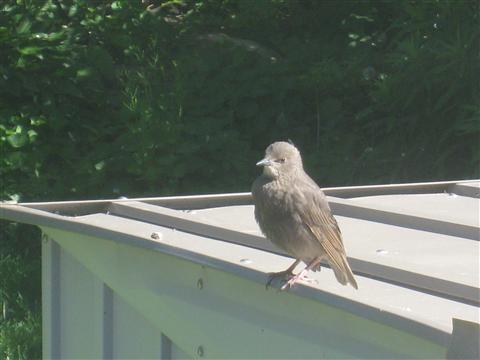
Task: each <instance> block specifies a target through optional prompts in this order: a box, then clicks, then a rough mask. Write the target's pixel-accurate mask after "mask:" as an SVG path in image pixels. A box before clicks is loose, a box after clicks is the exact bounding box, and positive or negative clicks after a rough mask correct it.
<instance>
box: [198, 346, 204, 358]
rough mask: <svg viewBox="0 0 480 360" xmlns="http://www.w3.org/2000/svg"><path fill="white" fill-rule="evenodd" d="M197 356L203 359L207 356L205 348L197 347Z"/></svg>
mask: <svg viewBox="0 0 480 360" xmlns="http://www.w3.org/2000/svg"><path fill="white" fill-rule="evenodd" d="M197 355H198V356H200V357H203V355H205V351H204V350H203V346H202V345H200V346H199V347H197Z"/></svg>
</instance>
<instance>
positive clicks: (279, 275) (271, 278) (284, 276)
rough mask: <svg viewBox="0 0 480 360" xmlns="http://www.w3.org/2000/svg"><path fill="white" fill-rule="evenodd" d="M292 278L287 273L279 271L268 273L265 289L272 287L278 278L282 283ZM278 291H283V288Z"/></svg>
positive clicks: (291, 275)
mask: <svg viewBox="0 0 480 360" xmlns="http://www.w3.org/2000/svg"><path fill="white" fill-rule="evenodd" d="M292 277H294V275H293V274H292V273H291V272H289V271H280V272H277V273H269V274H268V281H267V283H266V284H265V289H267V290H268V288H269V287H270V285H272V283H273V282H274V281H275V280H276V279H278V278H280V279H281V280H282V281H286V282H288V281H290V279H291V278H292ZM284 286H285V285H284ZM280 290H284V288H283V286H282V287H281V288H280Z"/></svg>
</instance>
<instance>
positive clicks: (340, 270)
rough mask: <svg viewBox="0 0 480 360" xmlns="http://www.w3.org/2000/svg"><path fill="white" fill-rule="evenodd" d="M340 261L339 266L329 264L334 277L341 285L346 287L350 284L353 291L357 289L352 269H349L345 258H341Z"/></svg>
mask: <svg viewBox="0 0 480 360" xmlns="http://www.w3.org/2000/svg"><path fill="white" fill-rule="evenodd" d="M341 259H342V261H341V263H340V264H338V265H339V266H338V265H336V264H332V263H331V264H330V265H331V266H332V269H333V272H334V273H335V277H336V278H337V280H338V282H339V283H341V284H342V285H347V284H348V283H350V284H351V285H352V286H353V287H354V288H355V289H358V285H357V281H356V280H355V278H354V277H353V272H352V269H350V265H349V264H348V260H347V257H346V256H342V257H341Z"/></svg>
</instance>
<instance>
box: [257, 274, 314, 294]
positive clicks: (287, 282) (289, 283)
mask: <svg viewBox="0 0 480 360" xmlns="http://www.w3.org/2000/svg"><path fill="white" fill-rule="evenodd" d="M277 278H281V279H282V280H283V281H284V284H283V285H282V286H281V287H280V289H279V290H280V291H284V290H288V289H290V288H292V287H293V285H295V283H297V282H298V281H300V282H306V283H309V284H315V283H318V282H317V280H315V279H312V278H309V277H308V276H306V275H305V272H304V271H302V272H300V273H299V274H297V275H294V274H292V273H291V272H286V271H282V272H279V273H271V274H269V279H268V281H267V284H266V285H265V288H266V289H268V288H269V286H270V285H271V284H272V282H273V281H274V280H275V279H277Z"/></svg>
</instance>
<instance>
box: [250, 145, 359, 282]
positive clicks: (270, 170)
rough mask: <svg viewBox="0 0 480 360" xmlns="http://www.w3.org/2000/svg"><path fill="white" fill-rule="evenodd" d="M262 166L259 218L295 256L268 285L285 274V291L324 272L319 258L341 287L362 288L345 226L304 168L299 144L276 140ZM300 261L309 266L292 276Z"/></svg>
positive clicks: (256, 189) (256, 195)
mask: <svg viewBox="0 0 480 360" xmlns="http://www.w3.org/2000/svg"><path fill="white" fill-rule="evenodd" d="M257 165H258V166H263V173H262V175H260V176H259V177H258V178H257V179H256V180H255V182H254V183H253V186H252V195H253V200H254V203H255V218H256V220H257V222H258V224H259V225H260V229H261V230H262V232H263V233H264V234H265V236H266V237H267V238H268V239H269V240H270V241H272V242H273V243H274V244H275V245H277V246H278V247H279V248H281V249H283V250H285V251H286V252H287V253H288V254H290V255H291V256H293V257H294V258H295V259H296V261H295V263H294V264H293V265H292V266H290V267H289V268H288V269H287V270H285V271H282V272H280V273H276V274H274V275H273V277H272V278H271V279H270V281H269V283H270V282H271V281H272V279H273V278H274V277H277V276H282V277H285V276H286V277H287V279H286V280H287V281H286V283H285V284H284V285H283V286H282V289H286V288H288V287H291V286H292V285H293V284H294V283H295V282H296V281H297V280H299V279H301V278H302V277H303V276H304V275H305V273H306V272H308V270H314V271H318V270H320V261H321V260H326V261H328V263H329V264H330V266H331V268H332V269H333V271H334V273H335V277H336V278H337V280H338V281H339V282H340V283H341V284H342V285H346V284H347V283H350V284H351V285H352V286H353V287H354V288H355V289H357V288H358V286H357V282H356V281H355V278H354V277H353V273H352V270H351V269H350V266H349V264H348V261H347V257H346V255H345V248H344V246H343V241H342V235H341V232H340V228H339V227H338V224H337V221H336V220H335V218H334V217H333V215H332V212H331V210H330V207H329V205H328V202H327V199H326V197H325V194H324V193H323V191H322V190H321V189H320V188H319V187H318V185H317V184H316V183H315V182H314V181H313V180H312V179H311V178H310V177H309V176H308V175H307V174H306V173H305V171H304V170H303V164H302V158H301V156H300V152H299V151H298V150H297V148H296V147H295V146H293V145H292V144H290V143H287V142H275V143H273V144H271V145H270V146H269V147H268V148H267V150H266V151H265V158H264V159H263V160H261V161H259V162H258V163H257ZM300 261H303V262H304V263H305V264H307V267H306V268H305V269H304V270H303V271H301V272H300V273H299V274H297V275H293V270H294V269H295V266H296V265H297V264H298V263H299V262H300ZM269 283H268V284H269ZM268 284H267V285H268Z"/></svg>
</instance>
